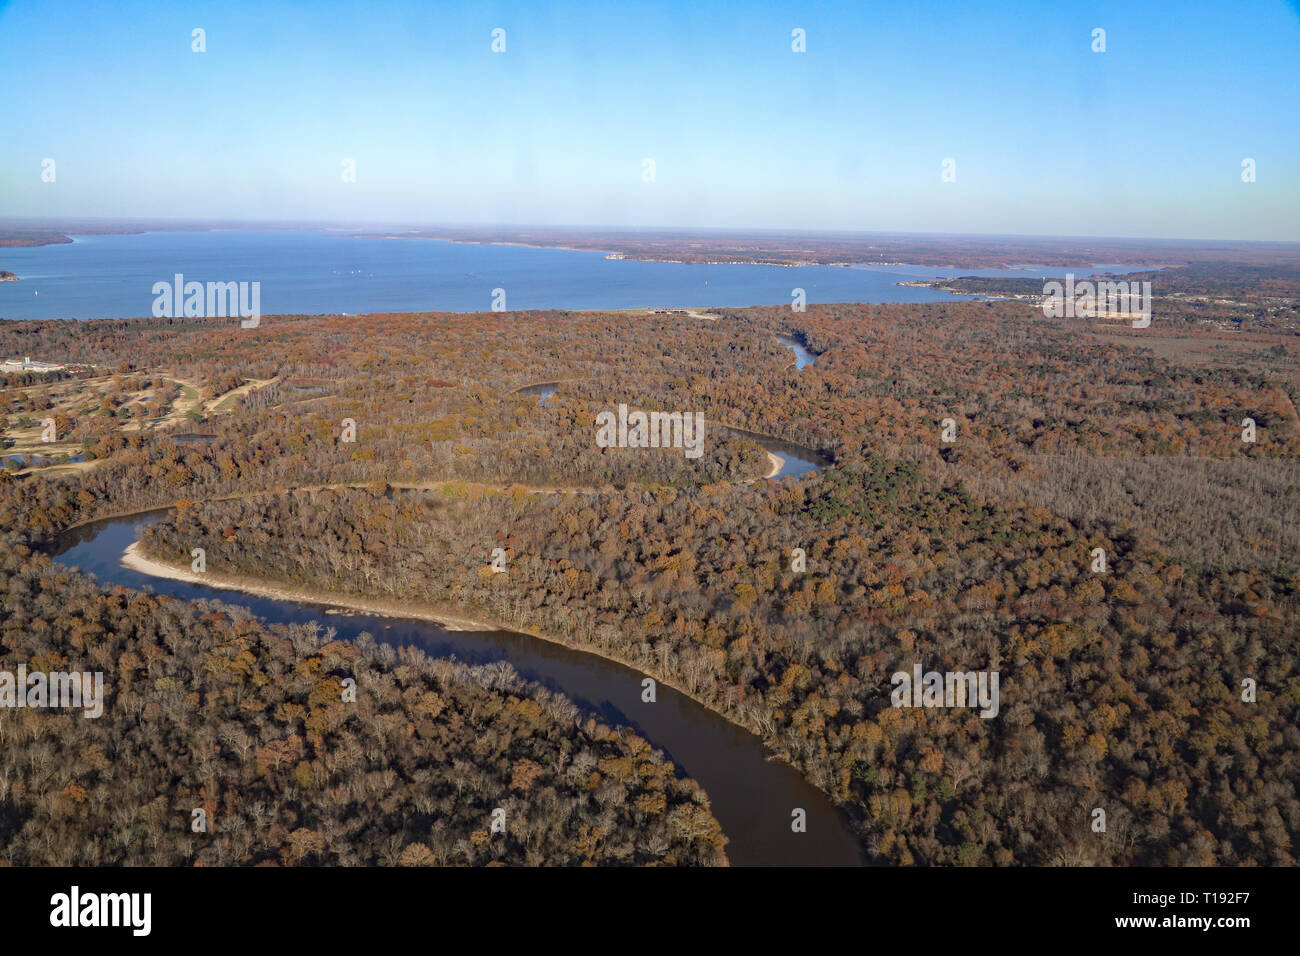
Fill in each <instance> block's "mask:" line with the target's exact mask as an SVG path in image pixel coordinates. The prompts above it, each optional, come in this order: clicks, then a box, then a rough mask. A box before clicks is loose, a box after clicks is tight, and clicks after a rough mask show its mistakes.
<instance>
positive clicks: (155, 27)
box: [0, 0, 1300, 240]
mask: <svg viewBox="0 0 1300 956" xmlns="http://www.w3.org/2000/svg"><path fill="white" fill-rule="evenodd" d="M196 27H198V28H202V29H204V30H205V31H206V45H207V52H206V53H195V52H192V50H191V45H192V39H191V31H192V30H193V29H194V28H196ZM1097 27H1100V28H1103V29H1104V30H1105V31H1106V36H1105V39H1106V52H1104V53H1094V52H1093V51H1092V48H1091V47H1092V44H1093V40H1092V31H1093V29H1094V28H1097ZM495 28H502V29H504V30H505V31H506V34H505V37H506V51H505V52H504V53H493V52H492V50H491V44H492V36H491V33H492V31H493V29H495ZM795 28H801V29H803V30H804V31H806V37H807V39H806V45H807V52H805V53H794V52H792V50H791V42H792V41H791V31H792V30H794V29H795ZM0 91H2V93H0V95H3V107H2V108H0V216H36V217H43V216H51V217H54V216H74V217H86V216H105V217H114V216H122V217H126V216H134V217H177V218H222V219H232V218H238V219H312V220H348V221H367V222H405V223H501V224H522V223H528V224H548V223H549V224H578V225H612V226H680V227H757V228H796V229H852V230H897V231H913V232H992V233H1023V234H1048V235H1097V236H1150V237H1187V238H1227V239H1287V240H1297V239H1300V17H1298V16H1297V7H1296V4H1295V3H1294V2H1290V3H1284V2H1249V0H1247V2H1243V3H1223V4H1219V3H1202V2H1195V0H1174V2H1167V3H1166V2H1153V3H1133V2H1117V3H1061V4H1049V3H1041V2H1040V3H1033V2H1026V3H999V2H982V3H964V2H960V0H947V2H924V0H922V2H912V0H907V2H899V3H873V2H866V0H856V2H846V3H840V2H809V3H767V2H750V3H726V2H711V0H687V2H661V3H647V2H639V0H617V2H607V3H561V2H546V0H528V2H520V3H479V4H472V5H471V4H452V3H441V2H435V3H388V2H384V0H374V2H370V0H367V2H359V3H341V2H268V0H257V2H251V3H220V4H215V3H211V4H210V3H194V4H186V3H161V2H159V3H136V2H131V0H114V2H111V3H108V2H103V3H101V2H94V3H68V4H57V5H56V4H53V3H49V2H48V0H47V2H43V3H41V2H27V0H14V2H9V3H5V2H3V0H0ZM46 158H51V159H54V160H55V162H56V167H55V174H56V180H55V182H53V183H47V182H42V181H41V169H42V167H41V164H42V160H44V159H46ZM345 158H350V159H352V160H354V161H355V168H356V182H353V183H346V182H343V180H342V176H341V172H342V163H343V160H344V159H345ZM647 158H649V159H653V160H654V163H655V169H654V171H655V181H654V182H652V183H649V182H644V181H643V175H642V172H643V160H645V159H647ZM946 158H951V159H953V160H955V171H956V181H955V182H943V181H942V180H941V163H942V161H943V160H944V159H946ZM1244 158H1252V159H1254V160H1255V163H1256V182H1254V183H1250V184H1247V183H1243V182H1242V178H1241V170H1242V167H1241V164H1242V160H1243V159H1244Z"/></svg>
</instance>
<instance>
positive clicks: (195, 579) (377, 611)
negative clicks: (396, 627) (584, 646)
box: [122, 541, 558, 643]
mask: <svg viewBox="0 0 1300 956" xmlns="http://www.w3.org/2000/svg"><path fill="white" fill-rule="evenodd" d="M122 567H124V568H129V569H131V570H132V571H138V572H140V573H141V574H147V575H149V576H150V577H155V578H165V579H167V580H169V581H184V582H186V583H188V584H201V585H203V586H204V587H210V588H217V589H219V590H222V591H239V592H242V593H244V594H254V595H256V596H258V597H265V598H272V599H274V600H277V601H297V602H302V603H309V604H321V605H327V606H328V608H329V610H327V611H326V613H329V611H333V610H337V611H356V612H358V613H363V614H372V615H376V616H379V617H391V618H415V619H418V620H421V621H430V622H431V623H434V624H437V625H438V626H439V627H441V628H444V629H445V630H448V631H503V630H510V628H506V627H502V626H501V625H499V624H490V623H487V622H486V621H477V620H474V619H473V618H468V617H462V616H459V615H456V614H451V613H447V612H444V611H443V610H442V609H440V608H438V607H437V606H435V605H431V604H407V603H400V602H396V601H384V600H380V599H377V598H362V597H357V596H355V595H345V596H344V597H345V599H344V600H340V599H339V597H340V595H339V594H338V593H337V592H334V591H320V590H315V589H312V588H306V587H302V588H299V587H292V586H289V585H286V584H269V583H267V582H266V581H265V580H263V579H259V578H250V577H245V576H243V575H237V574H220V573H218V572H215V571H205V572H204V573H203V574H198V573H196V572H194V571H188V570H186V569H185V568H184V567H178V566H176V565H173V564H166V563H164V562H162V561H159V560H158V559H157V558H153V557H150V556H149V555H147V554H145V553H144V549H143V548H141V547H140V541H133V542H131V544H130V545H128V546H127V549H126V550H125V551H124V552H122ZM557 643H558V642H557Z"/></svg>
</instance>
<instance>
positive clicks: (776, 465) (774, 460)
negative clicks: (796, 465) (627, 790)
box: [763, 451, 785, 478]
mask: <svg viewBox="0 0 1300 956" xmlns="http://www.w3.org/2000/svg"><path fill="white" fill-rule="evenodd" d="M767 460H768V461H769V462H770V463H771V465H772V469H771V470H770V471H769V472H768V473H767V474H766V475H764V476H763V477H764V478H775V477H776V476H777V475H779V474H781V469H782V468H784V467H785V462H784V461H782V460H781V459H780V458H779V457H778V456H776V455H774V454H772V453H771V452H770V451H769V452H768V453H767Z"/></svg>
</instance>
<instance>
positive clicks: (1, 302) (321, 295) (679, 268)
mask: <svg viewBox="0 0 1300 956" xmlns="http://www.w3.org/2000/svg"><path fill="white" fill-rule="evenodd" d="M74 239H75V241H74V242H72V243H65V244H62V245H55V246H37V247H35V248H26V249H8V248H0V269H6V270H8V271H10V272H13V273H15V274H17V275H18V277H19V279H20V281H18V282H4V283H0V318H8V319H56V318H76V319H97V318H100V319H102V318H128V317H136V316H147V315H150V314H152V309H153V302H154V298H155V296H154V294H153V291H152V289H153V285H154V283H155V282H171V281H172V279H173V276H174V275H175V274H176V273H181V274H182V275H184V277H185V281H187V282H188V281H198V282H205V283H206V282H244V281H246V282H260V283H261V312H262V314H263V315H275V314H338V313H341V312H348V313H353V314H358V313H365V312H486V311H490V310H491V308H492V304H493V303H492V298H493V289H498V288H500V289H504V290H505V296H506V299H505V307H506V308H507V309H509V310H511V311H518V310H521V309H640V308H650V307H672V308H681V307H687V306H698V307H706V308H707V307H723V306H735V307H739V306H747V305H785V304H788V303H789V302H790V301H791V290H792V289H794V288H796V287H798V288H802V289H803V290H804V291H805V294H806V296H807V301H808V302H934V301H942V300H947V299H953V298H958V299H962V298H966V297H965V296H953V295H952V294H950V293H947V292H941V291H938V290H935V289H925V288H914V287H907V286H900V285H898V284H897V283H899V282H906V281H917V280H920V279H932V278H940V277H942V278H951V277H954V276H959V275H982V276H996V275H1010V276H1053V277H1064V275H1065V274H1066V273H1067V272H1073V273H1074V274H1075V275H1076V276H1078V277H1080V278H1083V277H1084V276H1087V275H1091V274H1095V273H1097V272H1127V271H1133V270H1132V269H1130V268H1127V267H1124V266H1119V265H1113V264H1105V265H1093V266H1088V265H1080V266H1078V267H1072V268H1068V269H1067V268H1053V267H1045V266H1034V267H1031V268H1029V269H1026V270H1024V271H1017V270H1011V271H1006V270H998V269H941V268H937V267H934V266H853V267H847V268H846V267H837V266H800V267H798V268H785V267H779V266H744V265H735V266H712V265H683V264H680V263H672V262H640V261H633V260H621V259H606V258H605V254H604V253H603V252H586V251H575V250H570V249H534V248H529V247H526V246H507V245H477V244H468V243H453V242H443V241H438V240H431V239H407V238H375V237H362V236H351V235H346V234H338V233H329V232H324V231H320V232H313V231H304V230H274V231H272V230H214V231H209V232H149V233H143V234H140V235H133V236H75V237H74Z"/></svg>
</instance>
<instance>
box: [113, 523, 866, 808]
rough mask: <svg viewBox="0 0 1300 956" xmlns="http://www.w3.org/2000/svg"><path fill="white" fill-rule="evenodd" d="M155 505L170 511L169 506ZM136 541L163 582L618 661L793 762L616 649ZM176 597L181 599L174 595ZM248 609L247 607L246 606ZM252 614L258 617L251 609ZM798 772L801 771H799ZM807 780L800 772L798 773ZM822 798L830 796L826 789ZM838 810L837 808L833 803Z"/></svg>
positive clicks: (146, 568) (148, 568)
mask: <svg viewBox="0 0 1300 956" xmlns="http://www.w3.org/2000/svg"><path fill="white" fill-rule="evenodd" d="M158 510H170V509H169V508H164V509H158ZM140 544H141V542H140V540H138V539H137V540H136V541H133V542H131V544H129V545H128V546H127V548H126V550H125V551H123V552H122V559H121V564H122V566H123V567H125V568H129V569H130V570H132V571H137V572H139V573H141V574H146V575H149V576H151V577H158V578H164V579H166V580H169V581H185V582H187V583H190V584H199V585H203V586H205V587H211V588H217V589H219V590H222V591H234V592H236V593H241V594H252V595H255V596H258V597H266V598H272V599H274V600H277V601H294V602H298V603H308V604H318V605H325V606H326V613H327V614H328V613H329V612H330V611H336V612H337V613H347V612H349V611H356V612H358V613H362V614H371V615H375V616H378V617H387V618H393V619H397V620H420V621H428V622H430V623H432V624H436V625H438V626H439V627H441V628H443V629H445V630H448V631H458V632H468V633H489V632H506V633H511V634H522V635H524V636H525V637H531V638H535V639H536V640H539V641H546V642H547V643H548V644H555V645H557V646H559V647H563V648H565V649H566V650H570V651H573V652H575V653H578V654H590V655H592V656H593V657H597V658H599V659H601V660H603V661H610V662H612V663H615V664H619V665H622V666H623V667H626V668H627V669H628V670H630V671H632V672H633V673H635V674H639V675H641V676H642V677H651V678H653V679H654V680H655V681H656V682H657V683H659V684H662V685H663V686H665V687H669V688H671V689H672V690H674V691H676V692H677V693H679V694H681V695H682V696H683V697H685V698H687V699H688V700H692V701H694V702H695V703H697V704H699V705H700V706H701V707H703V708H704V709H705V710H707V711H709V712H710V713H711V714H714V715H715V716H717V717H720V718H721V719H722V720H724V721H726V722H727V723H729V724H731V725H732V726H734V727H738V728H739V729H741V730H743V731H745V732H746V733H749V734H753V735H754V736H755V737H756V738H757V739H758V740H759V742H760V743H761V744H762V746H763V749H764V751H765V752H766V757H767V759H768V760H779V761H780V762H781V763H784V764H785V765H786V766H788V767H794V769H795V770H796V771H798V767H796V766H795V764H794V763H793V762H792V761H791V760H790V759H789V758H788V757H787V756H785V755H784V754H783V753H781V752H780V751H778V750H777V749H776V748H775V747H773V746H772V743H771V742H770V741H769V740H768V739H767V738H766V737H764V736H763V733H762V731H761V730H760V729H758V728H757V727H751V726H748V725H747V724H745V723H743V722H742V721H741V720H739V719H738V718H737V717H736V716H735V715H733V714H730V713H728V712H727V711H726V710H725V709H723V708H722V707H721V706H719V705H718V704H716V703H714V702H711V701H709V700H706V699H705V698H703V697H701V696H700V695H699V694H695V693H692V692H691V691H689V690H687V689H686V688H685V687H683V686H681V685H680V684H678V683H677V682H676V681H675V680H673V679H672V678H670V677H667V676H664V675H663V674H662V672H660V671H658V670H647V669H646V668H645V667H644V666H643V665H641V664H637V663H635V662H633V661H630V660H628V659H626V658H625V657H623V656H622V655H619V654H614V653H611V652H609V651H608V650H604V649H600V648H596V647H591V646H587V645H584V644H581V643H574V642H571V641H566V640H562V639H560V638H558V637H554V636H552V635H549V634H543V633H541V632H540V631H536V630H534V629H532V628H530V627H528V626H527V625H524V624H508V623H495V624H494V623H491V622H489V621H481V620H477V619H474V618H468V617H464V616H463V615H460V614H457V613H451V612H447V611H444V610H443V609H442V608H441V607H439V606H437V605H433V604H420V603H416V602H411V603H403V602H400V601H384V600H380V599H376V598H366V597H361V596H359V595H355V594H341V593H339V592H333V591H316V590H312V589H311V588H300V587H292V586H289V585H285V584H279V583H273V582H272V583H268V582H267V581H266V580H265V579H260V578H252V577H245V576H241V575H233V574H220V573H218V572H214V571H206V572H204V573H203V574H196V573H195V572H193V571H189V570H187V569H186V568H184V567H178V566H176V565H172V564H167V563H166V562H163V561H159V560H158V559H157V558H153V557H150V556H149V555H147V554H145V553H144V551H143V549H142V548H141V547H140ZM177 600H185V599H183V598H178V599H177ZM247 610H251V609H247ZM255 616H258V615H256V614H255ZM798 772H800V775H801V776H802V772H801V771H798ZM804 779H805V780H807V778H806V777H804ZM808 782H809V784H810V785H811V786H813V787H815V788H816V789H817V790H820V791H821V792H822V793H824V794H826V791H825V790H823V789H822V788H821V787H818V786H817V785H816V784H815V783H812V781H808ZM826 796H827V799H829V798H830V795H829V794H826ZM831 802H832V805H834V806H836V807H837V808H839V805H838V804H835V803H834V801H831ZM839 809H842V808H839Z"/></svg>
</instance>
